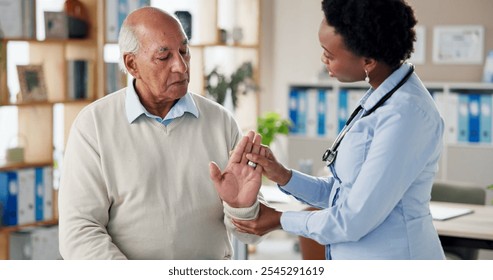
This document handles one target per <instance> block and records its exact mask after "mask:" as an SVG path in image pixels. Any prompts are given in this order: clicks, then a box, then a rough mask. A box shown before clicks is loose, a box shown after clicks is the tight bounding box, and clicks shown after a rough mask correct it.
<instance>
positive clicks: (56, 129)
mask: <svg viewBox="0 0 493 280" xmlns="http://www.w3.org/2000/svg"><path fill="white" fill-rule="evenodd" d="M23 1H28V2H29V1H31V2H30V3H31V4H32V5H33V6H34V9H35V11H36V12H35V13H34V14H35V15H33V16H32V17H30V19H31V21H32V23H31V22H28V23H29V24H33V25H34V26H33V28H34V30H36V32H33V33H34V34H32V36H24V37H23V36H20V37H19V36H16V37H1V36H0V131H2V133H1V134H0V137H1V138H0V149H2V150H0V172H10V171H15V170H23V169H29V168H36V167H56V166H58V164H60V160H61V159H62V155H63V147H64V145H65V143H66V141H67V138H68V133H69V131H70V127H71V125H72V122H73V120H74V119H75V117H76V116H77V114H78V113H79V111H80V110H81V109H82V108H83V107H84V106H86V105H88V104H89V103H91V102H92V101H94V100H96V99H98V98H101V97H103V96H105V95H106V94H108V93H109V92H108V88H111V87H113V88H114V87H118V88H121V87H123V86H125V85H126V81H127V78H126V77H125V76H124V75H123V74H121V73H119V72H118V71H115V70H118V69H117V68H115V66H116V64H115V63H117V62H118V55H115V49H116V50H117V51H118V48H117V46H116V41H115V38H114V37H111V36H113V35H111V34H110V32H109V27H108V22H109V20H110V19H112V18H114V17H116V16H120V15H115V14H118V9H111V7H112V5H113V6H114V5H115V3H118V1H116V0H104V1H101V0H79V1H80V2H82V4H83V5H84V7H85V9H86V12H87V18H88V19H89V32H88V36H87V37H86V38H83V39H55V38H51V39H47V38H42V37H40V36H39V28H38V27H39V25H40V24H43V20H42V19H40V17H42V15H43V12H44V11H48V10H43V9H44V7H46V5H47V3H49V2H52V3H53V2H54V1H58V2H59V3H60V4H61V6H60V8H59V9H58V10H57V11H61V10H62V9H63V3H64V0H23ZM120 2H121V0H120ZM130 2H132V3H137V2H139V3H140V2H142V3H144V4H145V3H146V2H148V3H150V5H151V6H156V7H159V8H162V9H164V10H167V11H168V12H171V13H174V12H175V11H177V10H182V11H183V10H186V11H189V12H190V13H191V14H192V23H193V24H192V39H191V47H190V49H191V53H192V59H191V82H190V85H189V90H191V91H193V92H195V93H198V94H202V95H206V91H205V85H206V76H207V74H208V73H209V72H210V71H212V69H214V68H215V67H216V66H219V69H221V71H223V72H224V74H226V75H230V74H231V73H232V72H233V71H234V70H236V68H237V67H239V66H240V65H241V64H242V63H244V62H247V61H248V62H251V63H252V65H253V70H254V72H253V78H254V80H255V81H256V84H259V76H260V75H259V71H258V69H259V64H260V61H259V57H260V54H259V49H260V48H259V45H260V43H259V38H260V0H241V1H238V0H235V1H231V0H184V1H173V0H150V1H133V0H132V1H130V0H129V1H128V3H130ZM131 8H132V7H129V9H131ZM50 11H52V10H50ZM111 11H114V13H113V14H112V13H111ZM1 14H2V12H0V15H1ZM123 16H124V15H123ZM221 30H222V31H221ZM233 31H234V32H233ZM233 33H235V36H234V37H233ZM116 34H117V33H116ZM225 34H226V35H227V36H224V35H225ZM223 39H224V40H223ZM20 49H22V50H24V51H23V52H22V53H21V55H19V56H18V57H17V58H14V59H13V60H12V59H11V58H10V57H11V56H9V54H12V53H14V52H15V51H19V50H20ZM108 54H109V55H108ZM21 58H22V59H21ZM75 60H78V61H80V60H84V61H87V62H88V64H87V67H88V68H89V69H90V70H89V71H88V76H89V78H88V81H89V82H88V84H87V88H88V89H87V92H86V95H85V96H84V97H83V98H82V99H74V98H73V97H72V94H71V93H70V89H69V86H70V84H71V82H72V81H71V73H70V72H71V70H70V63H69V62H70V61H75ZM16 64H38V65H42V67H43V72H44V77H45V84H46V100H44V101H36V102H22V100H21V99H20V98H18V95H17V91H18V90H17V89H16V87H15V86H14V87H12V86H11V84H10V82H9V81H10V80H12V77H13V76H14V77H15V75H16V70H15V68H12V67H11V65H14V66H15V65H16ZM14 80H15V79H14ZM113 80H117V82H114V81H113ZM109 81H113V84H111V85H110V84H109V83H108V82H109ZM17 86H18V85H17ZM249 96H250V97H253V98H250V99H249V100H247V102H244V103H243V107H241V106H242V104H241V103H240V105H239V107H238V108H237V111H239V112H240V114H241V112H247V113H246V114H245V115H248V117H247V118H244V121H243V122H242V123H243V126H242V127H243V128H244V129H245V130H246V129H249V128H254V127H255V126H256V124H255V121H256V116H257V113H256V112H257V111H258V101H257V98H256V96H255V93H251V94H250V95H249ZM242 98H244V97H242ZM251 104H254V107H253V108H252V107H251ZM253 110H255V112H252V111H253ZM2 111H8V113H4V112H2ZM240 117H241V116H240ZM10 120H12V122H13V123H15V125H10V127H9V129H5V125H6V124H9V123H10ZM12 126H14V127H12ZM11 138H12V139H16V140H17V141H14V142H17V144H18V145H20V146H23V147H24V161H23V162H16V163H7V162H6V160H5V159H3V157H5V156H3V154H4V151H3V149H6V148H8V146H7V145H6V143H8V142H10V139H11ZM21 142H22V143H21ZM21 144H22V145H21ZM2 145H3V146H2ZM54 172H55V173H56V172H57V171H56V168H54ZM54 178H55V181H56V174H54ZM55 185H57V184H55ZM56 199H57V193H56V190H55V191H54V193H53V203H54V207H53V208H54V209H53V219H49V220H45V221H38V222H33V223H26V224H20V225H14V226H1V225H0V259H8V258H9V246H8V244H9V235H10V233H12V232H14V231H18V230H21V229H24V228H27V227H32V226H44V225H56V224H57V222H58V220H57V218H58V217H57V214H58V213H57V208H56V204H57V201H56Z"/></svg>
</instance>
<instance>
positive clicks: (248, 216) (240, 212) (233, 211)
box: [223, 194, 266, 244]
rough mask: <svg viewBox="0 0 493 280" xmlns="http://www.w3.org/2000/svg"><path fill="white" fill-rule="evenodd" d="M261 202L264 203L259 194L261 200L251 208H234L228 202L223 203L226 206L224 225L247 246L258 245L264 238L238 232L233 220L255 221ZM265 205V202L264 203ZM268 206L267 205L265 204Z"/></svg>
mask: <svg viewBox="0 0 493 280" xmlns="http://www.w3.org/2000/svg"><path fill="white" fill-rule="evenodd" d="M260 201H262V202H264V200H263V198H262V196H261V194H259V199H258V200H257V201H256V202H255V203H254V204H253V205H252V206H250V207H246V208H234V207H231V206H229V205H228V204H227V203H226V202H223V205H224V214H225V215H224V224H225V225H226V228H227V229H228V231H229V232H232V233H233V235H234V236H235V237H236V238H238V239H239V240H240V241H241V242H243V243H246V244H257V243H259V242H260V241H262V239H263V238H264V236H265V235H264V236H259V235H255V234H248V233H243V232H238V231H237V230H236V227H235V226H234V225H233V223H232V219H236V220H253V219H255V218H257V217H258V213H259V210H260ZM264 203H265V202H264ZM265 204H266V203H265Z"/></svg>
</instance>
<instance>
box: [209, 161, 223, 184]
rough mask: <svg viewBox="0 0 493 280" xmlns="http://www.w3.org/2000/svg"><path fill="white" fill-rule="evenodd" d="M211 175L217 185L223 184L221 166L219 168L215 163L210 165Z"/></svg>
mask: <svg viewBox="0 0 493 280" xmlns="http://www.w3.org/2000/svg"><path fill="white" fill-rule="evenodd" d="M209 174H210V176H211V179H212V181H213V182H214V183H217V184H220V183H221V177H222V174H221V169H219V166H217V164H216V163H215V162H213V161H211V162H210V163H209ZM214 185H215V184H214Z"/></svg>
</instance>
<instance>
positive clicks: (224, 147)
mask: <svg viewBox="0 0 493 280" xmlns="http://www.w3.org/2000/svg"><path fill="white" fill-rule="evenodd" d="M125 95H126V91H125V89H123V90H120V91H118V92H116V93H113V94H111V95H108V96H106V97H104V98H102V99H99V100H97V101H96V102H94V103H92V104H90V105H88V106H87V107H85V108H84V109H83V110H82V111H81V112H80V114H79V115H78V117H77V118H76V120H75V122H74V124H73V126H72V129H71V131H70V136H69V140H68V143H67V147H66V151H65V157H64V164H63V170H62V177H61V186H60V191H59V217H60V220H59V224H60V252H61V254H62V256H63V258H65V259H127V258H128V259H229V258H231V257H232V254H233V252H232V248H231V244H230V238H231V234H230V233H233V234H234V235H236V236H237V237H238V238H239V239H240V240H242V241H244V242H246V243H255V242H258V241H259V239H260V237H258V236H253V235H245V234H239V233H237V232H235V231H234V229H233V226H232V224H231V222H230V218H229V215H226V217H225V215H224V208H223V204H222V202H221V200H220V198H219V196H218V194H217V192H216V190H215V188H214V186H213V184H212V181H211V179H210V177H209V168H208V164H209V162H210V161H215V162H216V163H218V165H219V166H220V167H221V168H222V169H224V168H225V167H226V164H227V160H228V153H229V151H230V150H232V149H233V147H234V146H235V145H236V143H237V142H238V141H239V140H240V138H241V133H240V132H239V129H238V125H237V124H236V122H235V120H234V119H233V118H232V116H231V115H230V114H229V113H228V112H227V111H225V110H224V109H223V108H222V107H221V106H219V105H217V104H216V103H214V102H211V101H209V100H207V99H205V98H203V97H201V96H198V95H195V94H193V99H194V101H195V103H196V105H197V107H198V110H199V117H198V118H196V117H195V116H193V115H191V114H185V115H184V116H183V117H180V118H179V119H175V120H174V121H173V122H172V123H171V124H169V125H168V126H164V125H162V124H160V123H158V122H156V121H154V120H151V119H149V118H147V117H145V116H140V117H139V118H137V119H136V120H135V121H134V122H133V123H131V124H130V123H129V122H128V121H127V118H126V113H125V112H126V111H125ZM227 213H230V214H231V213H232V214H233V215H235V216H237V217H239V218H243V219H251V218H254V217H255V216H256V215H257V213H258V204H256V205H254V206H253V207H251V208H250V209H227Z"/></svg>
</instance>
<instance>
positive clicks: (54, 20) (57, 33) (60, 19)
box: [44, 12, 68, 39]
mask: <svg viewBox="0 0 493 280" xmlns="http://www.w3.org/2000/svg"><path fill="white" fill-rule="evenodd" d="M44 16H45V31H46V38H47V39H52V38H54V39H66V38H68V21H67V15H66V14H65V13H64V12H44Z"/></svg>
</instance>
